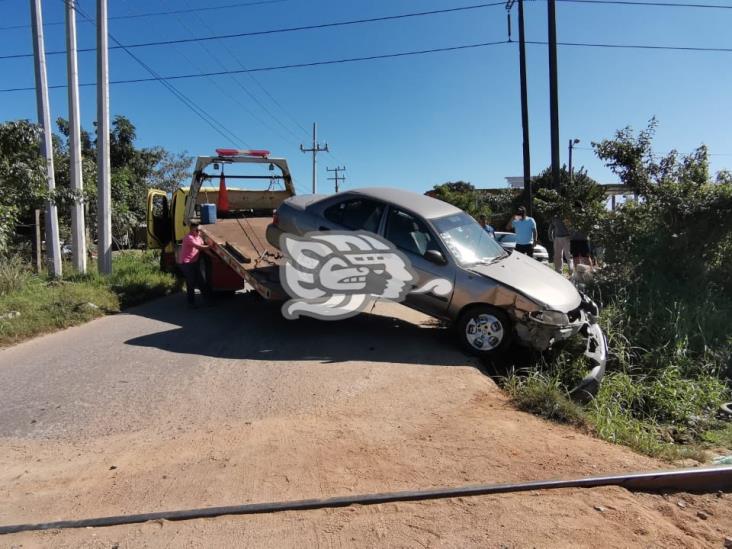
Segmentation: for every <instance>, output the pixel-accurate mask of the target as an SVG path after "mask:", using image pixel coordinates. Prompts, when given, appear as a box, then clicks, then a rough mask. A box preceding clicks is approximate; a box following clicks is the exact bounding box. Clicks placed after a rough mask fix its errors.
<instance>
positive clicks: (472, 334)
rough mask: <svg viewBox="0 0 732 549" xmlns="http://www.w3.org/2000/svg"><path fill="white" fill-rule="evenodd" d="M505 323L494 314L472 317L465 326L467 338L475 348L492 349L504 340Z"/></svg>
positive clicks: (481, 349)
mask: <svg viewBox="0 0 732 549" xmlns="http://www.w3.org/2000/svg"><path fill="white" fill-rule="evenodd" d="M503 336H504V329H503V323H501V321H500V320H499V319H498V318H497V317H495V316H493V315H492V314H488V313H483V314H481V315H478V316H474V317H471V318H470V320H469V321H468V323H467V325H466V326H465V338H466V339H467V341H468V343H469V344H470V346H471V347H473V348H474V349H477V350H479V351H492V350H494V349H496V348H497V347H498V346H499V345H500V344H501V341H503Z"/></svg>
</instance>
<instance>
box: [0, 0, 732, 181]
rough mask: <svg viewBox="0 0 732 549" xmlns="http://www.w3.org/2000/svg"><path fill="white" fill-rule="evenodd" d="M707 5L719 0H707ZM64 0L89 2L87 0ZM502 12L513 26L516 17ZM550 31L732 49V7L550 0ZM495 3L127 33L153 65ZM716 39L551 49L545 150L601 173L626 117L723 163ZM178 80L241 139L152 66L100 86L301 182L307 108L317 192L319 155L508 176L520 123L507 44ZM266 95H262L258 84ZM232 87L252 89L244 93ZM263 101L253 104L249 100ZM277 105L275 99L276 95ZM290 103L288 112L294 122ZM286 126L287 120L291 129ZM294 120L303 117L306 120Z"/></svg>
mask: <svg viewBox="0 0 732 549" xmlns="http://www.w3.org/2000/svg"><path fill="white" fill-rule="evenodd" d="M233 1H234V0H211V1H210V2H204V1H203V0H176V1H174V0H148V1H143V0H115V1H113V2H110V8H109V13H110V15H111V16H115V15H128V14H136V13H142V12H150V11H164V10H171V9H182V8H187V7H199V6H205V5H217V4H229V3H232V2H233ZM718 1H719V2H720V3H723V2H722V1H721V0H718ZM79 3H80V7H81V8H82V9H83V10H84V11H85V12H87V13H88V14H91V15H93V14H94V9H95V6H94V2H93V1H92V0H80V2H79ZM474 3H478V2H476V1H475V0H474V1H473V2H469V1H467V0H463V1H457V0H421V1H416V0H392V1H386V0H371V1H358V2H357V1H350V0H341V1H336V0H310V1H307V2H306V1H304V0H282V1H277V2H271V3H267V4H260V5H252V6H247V7H238V8H231V9H222V10H219V11H218V12H212V11H208V12H202V13H199V14H185V15H179V16H175V15H167V16H157V17H148V18H138V19H126V20H112V21H110V31H111V33H112V34H113V35H114V36H115V37H116V38H117V39H119V40H120V41H121V42H123V43H133V42H144V41H151V40H166V39H178V38H184V37H188V36H205V35H210V34H223V33H235V32H246V31H255V30H262V29H271V28H279V27H289V26H300V25H310V24H318V23H324V22H331V21H341V20H349V19H360V18H368V17H378V16H383V15H395V14H400V13H407V12H414V11H425V10H432V9H442V8H448V7H455V6H465V5H470V4H474ZM2 6H3V8H5V9H4V14H5V18H4V19H3V21H2V23H1V24H0V26H10V25H18V24H24V23H28V22H29V5H28V2H25V1H22V0H3V1H2ZM43 6H44V19H45V21H46V22H54V21H62V20H63V2H62V0H55V1H51V0H45V1H44V2H43ZM515 15H516V13H515V10H514V39H516V38H517V35H518V32H517V30H516V29H515V25H516V21H517V17H516V16H515ZM526 18H527V38H528V39H529V40H539V41H541V40H546V2H543V1H529V2H527V3H526ZM557 26H558V37H559V40H560V41H566V42H579V41H585V42H600V43H632V44H655V45H675V46H703V47H727V48H729V47H732V39H730V38H729V29H730V28H732V10H709V9H683V8H654V7H637V6H617V5H587V4H577V3H565V2H559V3H558V7H557ZM78 27H79V40H78V41H79V47H93V46H94V28H93V26H92V25H91V24H89V23H85V22H82V21H81V20H79V23H78ZM0 32H1V33H2V36H3V40H2V45H1V46H0V55H7V54H14V53H25V52H30V51H31V46H32V43H31V34H30V29H29V28H23V29H5V30H1V31H0ZM505 38H506V15H505V10H504V9H503V8H502V7H492V8H483V9H476V10H469V11H463V12H456V13H452V14H444V15H434V16H424V17H418V18H409V19H401V20H397V21H386V22H378V23H369V24H363V25H352V26H348V27H341V28H332V29H323V30H308V31H301V32H292V33H282V34H273V35H267V36H259V37H250V38H238V39H231V40H220V41H211V42H206V43H205V48H204V46H202V45H201V43H190V44H183V45H176V46H166V47H154V48H152V47H151V48H140V49H135V50H134V51H135V53H136V55H138V56H139V57H140V58H142V59H143V60H144V61H145V62H146V63H148V64H149V65H150V66H152V67H153V68H154V69H155V70H156V71H158V72H159V73H160V74H163V75H170V74H182V73H195V72H200V71H202V70H204V71H217V70H221V69H222V67H223V68H226V69H236V68H240V67H242V66H246V67H263V66H271V65H283V64H291V63H302V62H309V61H319V60H327V59H338V58H346V57H356V56H367V55H378V54H384V53H394V52H399V51H409V50H420V49H431V48H441V47H449V46H455V45H461V44H469V43H477V42H489V41H500V40H505ZM46 49H47V50H49V51H50V50H63V49H64V27H63V26H62V25H57V26H48V27H47V29H46ZM79 64H80V80H81V81H82V82H93V81H94V79H95V56H94V54H93V53H82V54H80V59H79ZM731 66H732V53H710V52H703V53H692V52H670V51H648V50H620V49H599V48H576V47H560V48H559V71H560V73H559V98H560V134H561V144H562V161H563V162H566V161H567V142H568V140H569V139H570V138H578V139H580V140H581V141H582V143H581V144H580V145H579V147H581V148H580V149H579V150H577V151H576V152H575V166H581V165H584V166H585V167H587V169H588V171H589V173H590V175H591V176H593V177H595V178H596V179H598V180H600V181H601V182H612V181H614V180H615V178H614V176H613V175H612V173H610V172H609V170H607V169H606V168H605V167H604V166H603V165H602V164H601V163H600V162H599V161H598V160H597V159H596V158H595V157H594V155H593V153H592V152H591V151H590V150H584V149H585V148H587V147H589V144H590V142H591V141H593V140H599V139H602V138H605V137H610V136H612V134H613V132H614V131H615V130H616V129H618V128H621V127H623V126H626V125H631V126H633V127H635V128H637V129H639V128H642V127H644V126H645V124H646V123H647V121H648V119H649V118H650V117H651V116H654V115H655V116H656V117H657V118H658V120H659V123H660V126H659V129H658V133H657V139H656V143H655V146H656V149H657V152H666V151H667V150H669V149H671V148H676V149H678V150H679V151H682V152H688V151H691V150H693V149H694V148H695V147H696V146H698V145H699V144H701V143H705V144H706V145H708V146H709V149H710V152H711V153H712V155H713V156H712V157H711V165H712V169H713V170H714V171H716V170H720V169H723V168H732V131H730V128H732V101H730V91H731V90H732V70H730V67H731ZM48 67H49V71H48V73H49V82H50V83H51V84H63V83H65V80H66V65H65V57H64V56H63V55H57V56H49V57H48ZM110 67H111V69H110V71H111V79H112V80H115V79H127V78H137V77H147V76H149V75H148V74H147V73H145V70H144V69H143V68H142V67H140V66H139V65H137V64H136V63H135V62H134V61H133V60H132V59H130V58H129V57H128V56H127V54H126V53H124V52H123V51H119V50H118V51H112V52H111V54H110ZM0 68H1V70H2V72H1V73H0V74H2V75H3V76H2V79H1V80H2V83H1V84H0V88H9V87H16V86H32V85H33V83H34V81H33V66H32V59H31V58H23V59H11V60H0ZM255 78H256V81H255V80H253V79H252V78H251V77H250V76H247V75H242V76H238V77H230V76H220V77H216V78H199V79H190V80H178V81H175V82H174V85H175V86H176V87H177V88H178V89H180V90H181V91H182V92H183V93H185V94H186V95H187V96H188V97H190V98H191V99H193V100H194V101H195V102H196V103H197V104H199V105H201V106H202V107H204V108H205V109H206V110H207V111H208V112H210V113H211V114H212V115H213V116H214V117H215V118H216V119H218V120H220V121H221V122H223V123H224V124H225V125H226V126H227V127H228V128H229V129H230V130H232V131H233V132H234V133H235V134H236V135H237V136H239V138H240V139H241V142H240V143H232V142H230V141H229V142H227V141H225V140H224V139H223V138H222V137H221V136H219V135H218V134H217V133H215V132H214V131H213V130H212V129H211V128H210V127H209V126H207V125H206V124H205V123H204V122H203V121H201V120H200V119H199V118H198V117H196V115H194V114H193V113H192V112H190V111H189V110H187V109H186V107H184V106H183V105H182V104H181V103H180V102H179V101H178V99H176V98H175V97H174V96H173V95H171V94H170V92H168V91H167V90H166V89H165V88H164V87H163V86H162V85H160V84H159V83H157V82H150V83H141V84H121V85H116V86H112V88H111V94H110V101H111V111H112V115H114V114H124V115H126V116H128V117H129V118H130V119H132V121H133V122H134V123H135V124H136V126H137V129H138V137H139V144H140V145H142V146H151V145H162V146H164V147H166V148H168V149H170V150H172V151H176V152H179V151H187V152H188V153H190V154H191V155H194V156H195V155H198V154H209V153H211V152H212V151H213V149H215V148H216V147H221V146H233V145H238V146H241V147H243V148H244V147H247V146H251V147H253V148H266V149H269V150H271V151H272V152H273V154H274V155H276V156H284V157H286V158H287V159H288V161H289V162H290V165H291V169H292V172H293V175H294V177H295V181H296V185H297V187H298V189H299V190H300V191H301V192H304V191H306V190H307V189H309V188H310V156H309V155H305V154H303V153H301V152H300V150H299V148H298V146H299V144H300V143H303V144H305V145H306V146H309V140H310V137H309V129H310V126H311V124H312V122H314V121H317V122H318V126H319V140H320V141H321V142H323V141H327V142H328V144H329V146H330V148H331V151H332V154H330V155H329V154H321V155H319V157H318V158H319V169H318V174H319V189H320V190H330V189H331V187H332V182H326V180H325V178H326V176H327V175H332V174H326V172H325V168H326V166H328V167H334V166H336V165H338V164H341V165H343V164H345V165H346V166H347V168H348V169H347V172H346V175H347V178H348V179H347V181H346V184H345V187H344V188H346V189H347V188H349V187H357V186H372V185H390V186H398V187H403V188H407V189H411V190H415V191H420V192H422V191H424V190H427V189H429V188H431V187H432V186H433V185H435V184H438V183H442V182H445V181H449V180H466V181H470V182H472V183H473V184H474V185H476V186H478V187H498V186H504V185H505V179H504V177H505V176H508V175H520V174H521V171H522V158H521V126H520V120H521V118H520V103H519V77H518V49H517V47H516V46H515V44H514V45H498V46H494V47H485V48H476V49H469V50H462V51H457V52H449V53H435V54H430V55H424V56H414V57H404V58H399V59H390V60H376V61H369V62H361V63H348V64H340V65H330V66H321V67H314V68H296V69H289V70H280V71H271V72H261V73H256V75H255ZM528 81H529V102H530V114H529V117H530V124H531V139H532V142H531V145H532V146H531V153H532V171H533V172H535V173H536V172H538V171H539V170H541V169H543V168H545V167H546V166H547V165H548V164H549V160H550V150H549V96H548V85H547V83H548V67H547V50H546V46H540V45H529V46H528ZM263 88H264V89H266V90H267V93H268V94H269V95H271V96H272V97H274V99H275V100H276V102H273V101H272V99H271V98H270V97H269V95H267V93H265V92H264V91H263ZM245 89H246V90H249V92H250V93H251V94H252V95H254V96H255V97H256V100H254V99H252V98H251V96H250V95H249V94H247V92H246V91H245ZM50 97H51V109H52V115H53V118H54V119H55V118H56V117H57V116H64V117H66V116H67V112H68V111H67V99H66V91H65V90H64V89H59V90H52V92H51V95H50ZM81 105H82V115H83V118H82V120H83V125H84V126H85V127H86V128H91V127H92V122H93V120H94V119H95V112H96V106H95V91H94V88H93V87H87V88H82V92H81ZM262 105H264V106H265V107H266V109H267V110H264V109H263V107H262ZM282 107H284V110H283V108H282ZM16 118H29V119H31V120H35V119H36V111H35V97H34V94H33V92H14V93H5V94H0V120H8V119H16ZM293 119H294V120H293ZM301 126H302V127H301ZM304 130H308V133H306V132H305V131H304Z"/></svg>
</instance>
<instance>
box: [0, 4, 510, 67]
mask: <svg viewBox="0 0 732 549" xmlns="http://www.w3.org/2000/svg"><path fill="white" fill-rule="evenodd" d="M502 5H503V2H491V3H487V4H475V5H472V6H460V7H456V8H446V9H441V10H431V11H420V12H412V13H402V14H398V15H385V16H382V17H370V18H367V19H351V20H349V21H336V22H331V23H320V24H317V25H303V26H299V27H284V28H279V29H265V30H259V31H249V32H237V33H231V34H214V35H210V36H198V37H190V38H179V39H176V40H158V41H154V42H138V43H135V44H126V45H125V48H148V47H154V46H170V45H173V44H187V43H190V42H206V41H210V40H227V39H231V38H246V37H250V36H263V35H267V34H278V33H284V32H298V31H304V30H314V29H326V28H333V27H344V26H349V25H361V24H365V23H377V22H382V21H395V20H398V19H406V18H411V17H423V16H426V15H440V14H445V13H455V12H461V11H467V10H476V9H482V8H489V7H493V6H502ZM109 49H110V50H114V49H120V46H117V47H115V46H112V47H110V48H109ZM78 51H79V52H80V53H81V52H92V51H96V49H95V48H80V49H79V50H78ZM64 53H66V52H65V51H64V50H54V51H48V52H46V55H47V56H48V55H61V54H64ZM32 56H33V54H32V53H17V54H12V55H2V56H0V59H18V58H22V57H32Z"/></svg>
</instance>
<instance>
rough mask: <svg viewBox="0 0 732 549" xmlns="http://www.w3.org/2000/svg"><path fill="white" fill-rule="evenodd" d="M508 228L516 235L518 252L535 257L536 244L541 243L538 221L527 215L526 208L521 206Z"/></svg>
mask: <svg viewBox="0 0 732 549" xmlns="http://www.w3.org/2000/svg"><path fill="white" fill-rule="evenodd" d="M508 228H509V230H510V229H513V231H514V232H515V233H516V251H517V252H521V253H522V254H526V255H528V256H529V257H534V243H536V244H538V243H539V235H538V233H537V232H536V221H534V218H533V217H528V216H527V215H526V208H524V207H523V206H520V207H519V208H518V209H517V210H516V215H514V216H513V219H512V220H511V221H509V222H508Z"/></svg>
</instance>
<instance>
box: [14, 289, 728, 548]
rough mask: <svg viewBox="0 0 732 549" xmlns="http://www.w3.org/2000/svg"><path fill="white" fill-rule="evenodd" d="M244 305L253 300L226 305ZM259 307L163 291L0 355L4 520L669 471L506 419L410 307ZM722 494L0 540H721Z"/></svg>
mask: <svg viewBox="0 0 732 549" xmlns="http://www.w3.org/2000/svg"><path fill="white" fill-rule="evenodd" d="M241 299H248V298H241ZM242 303H243V304H246V305H247V306H257V307H260V306H259V305H256V304H252V303H250V302H249V301H248V300H247V301H242V302H239V303H235V304H234V305H230V306H229V305H227V307H237V306H239V305H242ZM257 311H258V312H257V315H256V318H252V315H248V316H247V317H245V318H244V317H236V318H237V319H239V320H237V321H236V322H235V323H233V324H234V325H232V318H234V317H232V314H233V313H234V312H235V310H234V309H227V308H226V307H224V308H222V309H219V310H214V311H206V312H204V313H202V315H203V316H197V317H195V316H190V317H188V316H186V315H193V314H194V313H196V311H194V312H188V311H185V310H184V309H183V308H182V299H179V296H176V297H174V298H171V299H168V300H162V301H161V302H159V303H158V304H157V305H150V306H147V308H145V307H142V308H139V309H137V310H135V311H133V312H132V313H130V314H126V315H118V316H117V317H109V318H106V319H100V320H97V321H94V322H92V323H90V324H88V325H86V326H83V327H79V328H74V329H72V330H68V331H66V332H63V333H60V334H55V335H52V336H47V337H46V338H41V339H40V340H36V341H34V342H28V343H27V344H22V345H19V346H17V347H14V348H12V349H7V350H4V351H0V368H2V371H3V374H6V375H7V381H8V382H7V383H6V384H5V389H3V388H0V397H2V399H3V401H4V402H6V403H7V405H6V406H5V407H3V409H2V410H0V434H1V435H2V436H0V523H2V524H11V523H20V522H23V523H25V522H40V521H43V522H46V521H53V520H62V519H73V518H85V517H92V516H103V515H116V514H126V513H142V512H148V511H162V510H174V509H184V508H193V507H205V506H220V505H233V504H239V503H249V502H265V501H282V500H292V499H305V498H316V497H328V496H338V495H348V494H358V493H373V492H383V491H393V490H407V489H410V490H411V489H424V488H431V487H438V486H459V485H464V484H477V483H491V482H512V481H528V480H540V479H550V478H572V477H578V476H587V475H594V474H601V473H615V472H621V471H638V470H649V469H657V468H665V467H668V465H667V464H663V463H660V462H658V461H655V460H652V459H649V458H646V457H643V456H639V455H637V454H634V453H633V452H631V451H630V450H628V449H626V448H623V447H619V446H614V445H611V444H608V443H605V442H602V441H599V440H597V439H594V438H592V437H589V436H587V435H585V434H583V433H580V432H577V431H576V430H573V429H571V428H568V427H563V426H559V425H555V424H551V423H547V422H545V421H542V420H540V419H538V418H536V417H533V416H531V415H528V414H525V413H522V412H519V411H516V410H515V409H513V408H512V406H511V405H510V404H509V403H508V402H507V400H506V398H505V396H504V395H503V394H502V393H501V392H500V390H499V389H498V388H497V387H496V385H495V384H494V383H493V381H492V380H491V379H490V378H488V377H486V376H485V375H483V374H482V373H481V372H480V371H479V370H478V369H477V368H476V365H475V363H474V362H473V361H472V359H470V358H468V357H465V356H464V355H462V353H460V352H459V351H457V350H456V348H455V347H454V346H452V345H451V344H450V341H449V338H448V337H447V336H446V334H445V332H444V331H443V330H440V329H438V328H436V327H435V326H433V325H431V324H430V323H428V319H427V318H426V317H423V316H421V315H418V314H417V313H414V312H412V311H410V310H407V309H404V308H402V307H399V306H395V305H380V306H379V307H378V308H377V310H376V311H374V314H371V315H361V317H357V318H355V319H351V320H349V321H346V322H344V323H339V324H338V325H327V327H326V329H324V325H323V323H319V322H315V321H313V322H309V321H305V322H298V323H297V324H296V330H293V323H289V324H288V323H287V321H284V320H282V319H281V318H279V317H278V312H277V311H276V309H273V308H271V307H266V306H261V307H260V308H259V309H257ZM194 333H195V337H196V338H197V340H198V341H199V342H201V343H200V344H199V346H198V347H197V348H196V352H192V351H191V350H189V349H188V347H186V344H185V342H187V341H188V340H189V339H190V338H191V337H192V334H194ZM234 334H235V335H236V337H238V339H236V340H232V337H233V336H234ZM285 335H286V337H285ZM79 341H85V342H86V347H85V348H84V351H83V352H80V351H78V342H79ZM60 348H63V349H66V350H67V351H65V352H61V351H59V349H60ZM68 349H71V350H68ZM183 350H185V352H183ZM67 355H68V356H67ZM92 359H93V361H94V364H95V366H94V367H93V368H92V367H91V366H83V365H88V364H90V362H91V361H92ZM112 367H114V368H113V369H114V374H113V375H112V374H109V372H110V368H112ZM49 378H50V379H51V380H52V382H51V383H50V385H49V386H45V387H44V385H43V382H42V381H41V380H47V379H49ZM3 391H5V393H3ZM24 403H25V404H24ZM682 500H683V501H682ZM679 501H682V504H681V505H679ZM731 501H732V496H731V495H728V494H724V495H721V497H717V496H716V495H706V496H692V495H687V494H676V495H671V496H668V497H667V498H664V497H662V496H651V495H639V494H631V493H629V492H627V491H625V490H623V489H620V488H602V489H593V490H561V491H545V492H531V493H525V494H507V495H500V496H483V497H475V498H457V499H446V500H437V501H429V502H420V503H403V504H402V503H396V504H385V505H376V506H367V507H360V506H354V507H351V508H344V509H337V510H320V511H307V512H287V513H279V514H272V515H266V516H265V515H260V516H248V517H221V518H217V519H207V520H195V521H188V522H180V523H174V522H164V521H163V522H157V523H148V524H143V525H131V526H123V527H113V528H100V529H85V530H63V531H49V532H40V533H23V534H15V535H11V536H3V537H0V547H5V546H13V545H15V546H22V547H35V546H49V547H80V546H88V547H113V546H115V545H117V546H118V547H143V546H144V547H179V546H185V547H199V546H200V547H219V546H220V547H225V546H252V547H286V546H298V547H299V546H317V547H319V546H325V547H339V546H363V547H366V546H374V545H380V546H381V545H383V546H416V547H419V546H442V547H447V546H483V547H485V546H488V547H524V546H529V547H530V546H537V547H547V546H555V547H560V546H561V547H567V546H612V547H628V546H658V547H721V546H722V543H723V539H724V536H725V535H732V508H731V506H730V502H731ZM700 511H703V513H702V514H704V517H703V518H702V517H700V516H698V513H699V512H700Z"/></svg>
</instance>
